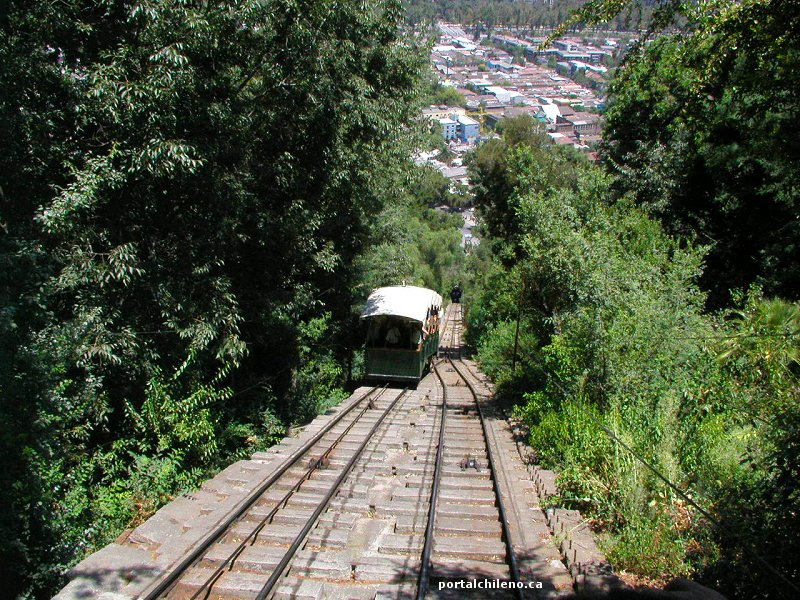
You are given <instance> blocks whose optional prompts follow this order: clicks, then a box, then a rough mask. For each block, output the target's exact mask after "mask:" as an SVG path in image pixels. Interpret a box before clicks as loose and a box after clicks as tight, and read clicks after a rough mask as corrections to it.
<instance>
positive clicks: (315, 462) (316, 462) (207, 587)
mask: <svg viewBox="0 0 800 600" xmlns="http://www.w3.org/2000/svg"><path fill="white" fill-rule="evenodd" d="M385 391H386V389H385V388H384V389H383V390H381V391H380V392H379V393H378V394H377V395H376V396H375V397H374V398H370V401H369V402H367V405H366V406H365V407H364V408H362V409H361V412H360V413H359V414H358V416H357V417H356V418H355V419H353V420H352V421H351V422H350V424H349V425H348V426H347V427H346V428H345V430H344V431H343V432H342V433H340V434H339V437H338V438H336V440H334V442H333V443H332V444H331V445H330V446H329V447H328V449H327V450H326V451H325V452H324V453H323V454H322V456H320V458H318V459H315V458H312V459H311V464H310V465H309V467H308V469H307V470H306V472H305V473H304V474H303V476H302V477H301V478H300V479H299V480H298V481H297V483H296V484H294V485H293V486H292V487H291V489H290V490H289V491H288V492H286V494H285V495H284V496H283V498H281V499H280V500H278V501H277V502H276V503H275V506H273V507H272V510H270V511H269V512H268V513H267V514H266V516H264V518H262V519H261V521H259V523H258V525H256V527H255V529H253V530H252V531H251V532H250V533H248V534H247V536H246V537H245V538H244V539H243V540H242V541H241V542H239V545H238V546H237V547H236V549H235V550H234V551H233V552H231V553H230V555H228V557H227V558H226V559H225V560H224V561H222V563H221V564H220V565H219V566H218V567H217V568H216V569H215V570H214V572H213V573H212V574H211V575H209V576H208V577H207V578H206V580H205V581H204V582H203V583H202V585H201V586H200V587H199V588H198V590H197V591H196V592H195V593H194V594H192V596H191V597H190V598H189V600H195V599H196V598H197V597H199V596H200V595H201V594H202V593H203V592H205V593H206V597H207V596H208V593H209V592H210V591H211V588H213V587H214V584H215V583H216V582H217V579H219V577H220V576H221V575H222V574H223V573H224V572H225V571H226V570H228V571H230V570H231V569H232V568H233V565H234V563H235V562H236V560H237V559H238V558H239V556H240V555H241V554H242V552H244V549H245V548H247V546H252V545H253V544H255V543H256V540H257V539H258V536H259V535H261V532H262V531H263V530H264V527H266V526H267V524H269V523H272V519H273V518H275V515H276V514H278V511H279V510H281V509H282V508H286V505H287V504H288V502H289V500H290V499H291V497H292V496H294V494H295V493H296V492H297V491H299V490H300V488H301V487H302V485H303V484H304V483H305V482H306V481H308V480H309V479H311V475H312V474H313V473H314V471H316V470H317V469H318V468H319V466H320V464H321V463H322V461H324V460H325V459H327V458H328V457H329V456H330V454H331V452H333V450H334V449H335V448H336V446H338V445H339V443H340V442H341V441H342V440H343V439H344V438H345V436H346V435H347V434H348V433H350V430H352V429H353V427H355V425H356V423H358V422H359V421H360V420H361V417H363V416H364V414H365V413H366V412H367V411H368V410H369V409H370V408H372V407H373V402H374V401H376V400H378V399H379V398H380V397H381V396H382V395H383V393H384V392H385Z"/></svg>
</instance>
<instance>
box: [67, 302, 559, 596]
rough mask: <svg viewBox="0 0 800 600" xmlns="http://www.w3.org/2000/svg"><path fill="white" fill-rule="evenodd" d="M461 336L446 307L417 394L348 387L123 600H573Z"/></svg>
mask: <svg viewBox="0 0 800 600" xmlns="http://www.w3.org/2000/svg"><path fill="white" fill-rule="evenodd" d="M461 333H462V332H461V307H460V305H458V304H456V305H452V306H451V307H450V309H449V310H448V313H447V318H445V319H444V320H443V331H442V332H441V345H440V358H439V359H438V360H436V361H434V364H433V366H432V369H431V373H430V374H429V375H428V376H426V377H425V378H423V380H422V381H421V382H420V384H419V386H418V387H417V389H416V390H399V389H392V388H388V387H383V388H379V387H374V388H362V389H361V390H360V393H359V394H357V395H354V396H353V397H351V398H350V399H349V400H348V401H347V402H345V403H344V404H343V405H342V407H340V409H338V412H337V413H336V414H335V415H333V416H331V417H330V418H328V419H327V420H325V419H322V420H320V425H318V426H317V427H318V428H317V429H313V431H314V433H313V434H312V433H311V431H312V430H311V429H310V430H309V431H308V432H306V434H304V438H303V441H302V442H300V441H297V442H296V443H293V444H290V445H289V447H290V448H291V452H290V453H286V452H284V456H282V457H281V459H280V460H278V459H274V460H273V462H271V463H270V464H269V473H270V474H269V476H268V477H266V478H264V479H263V480H262V481H261V482H260V483H259V484H258V485H255V486H252V490H251V491H250V492H249V493H248V494H247V495H246V497H244V498H243V499H242V500H240V501H239V502H237V503H236V505H235V506H232V507H231V508H230V510H229V511H228V512H227V513H225V516H224V518H222V519H220V520H219V521H218V522H217V523H216V524H215V525H214V526H213V527H210V528H209V530H208V531H207V532H206V533H205V534H204V535H203V536H202V537H201V538H199V539H198V540H197V541H196V542H194V543H192V544H191V548H190V549H189V551H186V552H181V554H180V556H178V557H177V558H175V559H173V560H170V562H169V563H168V564H166V563H164V564H163V566H160V567H159V568H158V569H157V570H156V569H154V571H157V576H156V577H152V578H151V579H150V580H149V581H148V580H146V579H143V582H144V583H143V584H142V585H140V586H139V587H138V588H137V587H136V586H134V585H130V586H129V587H128V588H127V589H130V590H134V589H135V590H137V591H136V594H135V595H133V594H132V595H131V596H129V597H137V598H145V599H147V600H152V599H155V598H180V599H193V600H194V599H196V598H202V599H208V598H213V599H245V598H246V599H252V598H259V599H262V598H280V599H284V598H309V599H311V598H313V599H315V600H317V599H318V600H322V599H336V598H347V599H358V598H364V599H372V598H384V599H385V598H408V599H413V598H416V599H417V600H423V599H433V598H460V597H474V598H518V599H519V598H535V597H537V598H552V597H558V596H559V595H560V594H561V593H562V592H566V591H569V590H571V587H572V579H571V577H570V576H569V575H568V574H567V572H566V569H565V567H564V566H563V565H561V564H560V563H558V560H559V559H560V555H559V553H558V551H557V550H556V549H555V548H554V546H553V544H551V543H550V541H549V535H550V533H549V529H548V528H547V525H546V521H545V517H544V515H543V513H541V511H540V510H539V509H538V499H537V497H536V494H535V492H534V491H533V483H532V482H531V481H530V477H529V476H528V474H527V472H526V471H525V465H522V464H521V461H520V460H519V456H518V454H517V453H516V447H515V446H514V442H513V439H512V438H511V437H510V435H506V436H505V437H503V435H504V434H505V433H506V432H501V431H500V430H501V429H502V428H504V427H505V428H506V429H507V427H506V426H505V421H503V420H502V419H497V418H493V417H491V416H489V417H488V418H487V416H486V412H487V407H486V406H484V405H485V404H487V403H488V400H489V398H490V394H491V392H490V390H489V388H488V386H487V383H486V382H485V378H484V377H483V376H482V375H481V374H480V373H479V372H478V371H477V369H476V368H475V367H474V365H473V364H472V363H470V362H469V361H467V360H464V359H462V357H461V347H462V343H461ZM514 455H516V458H514ZM526 479H527V480H526ZM204 487H205V486H204ZM212 487H213V486H212ZM537 511H538V512H537ZM534 513H535V514H534ZM537 515H538V516H537ZM535 519H538V520H539V521H540V522H539V523H538V524H535V523H533V521H534V520H535ZM145 525H147V524H145ZM137 532H138V530H137V531H134V532H133V534H132V535H131V540H134V541H136V540H139V539H141V538H142V536H141V535H140V534H138V533H137ZM151 537H152V536H151ZM546 538H548V539H546ZM168 545H169V543H168V542H167V543H163V542H162V543H161V546H157V545H155V544H153V545H150V546H147V549H148V552H150V554H151V555H152V554H153V553H155V554H158V552H159V550H160V549H162V548H164V547H168ZM165 556H166V555H165ZM556 563H558V564H556ZM559 565H560V566H559ZM465 582H466V583H469V582H472V584H473V585H482V587H481V588H480V589H477V588H475V587H472V588H466V589H465V588H464V587H463V585H464V584H465ZM476 582H478V583H477V584H476ZM511 584H514V586H518V585H530V586H531V587H529V588H513V589H511ZM459 586H461V587H459ZM501 586H503V587H501ZM542 589H544V592H542ZM467 590H472V591H467ZM114 591H116V590H114ZM86 596H88V595H87V594H82V595H78V594H76V595H74V596H71V597H72V598H75V597H86ZM63 597H64V598H69V597H70V596H63ZM123 597H125V596H123Z"/></svg>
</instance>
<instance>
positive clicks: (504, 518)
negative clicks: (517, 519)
mask: <svg viewBox="0 0 800 600" xmlns="http://www.w3.org/2000/svg"><path fill="white" fill-rule="evenodd" d="M448 362H449V363H450V364H451V365H452V366H453V369H455V371H456V373H458V376H459V377H461V379H463V380H464V383H466V384H467V387H468V388H469V390H470V392H472V396H473V398H475V406H476V407H477V408H478V418H479V420H480V422H481V429H482V431H483V439H484V440H485V443H486V457H487V459H488V461H489V470H490V472H491V474H492V480H493V481H494V486H495V495H496V496H497V512H498V513H499V515H500V524H501V526H502V528H503V540H504V542H505V546H506V555H507V556H508V566H509V568H510V570H511V577H512V579H513V581H514V583H515V591H516V594H515V595H516V597H517V598H518V599H519V600H524V598H525V594H524V593H523V591H522V577H521V575H520V572H519V564H518V563H517V556H516V554H515V553H514V545H513V543H512V541H511V527H510V526H509V524H508V513H506V507H505V502H504V501H503V496H502V494H501V493H500V486H499V485H498V482H497V471H496V470H495V463H494V457H493V454H492V446H491V444H490V443H489V430H488V428H487V427H486V420H485V418H484V415H483V409H482V408H481V404H480V402H479V401H478V391H477V390H476V389H475V386H474V385H473V384H472V382H470V380H469V379H467V378H466V376H465V375H464V373H462V371H461V369H459V368H458V366H457V365H456V363H455V362H454V361H452V360H450V359H448Z"/></svg>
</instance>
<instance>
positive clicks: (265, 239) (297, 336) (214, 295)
mask: <svg viewBox="0 0 800 600" xmlns="http://www.w3.org/2000/svg"><path fill="white" fill-rule="evenodd" d="M366 6H367V9H364V8H363V7H362V6H361V5H357V4H353V3H344V4H342V3H338V4H337V3H329V2H319V1H316V0H309V1H300V2H295V1H289V0H287V1H283V0H279V1H276V2H260V1H250V0H238V1H234V2H202V3H187V2H182V1H177V0H176V1H172V0H158V1H150V0H145V1H142V2H86V1H82V0H66V1H65V2H59V3H49V2H40V3H30V2H17V1H15V0H11V1H10V2H6V3H4V4H3V8H2V9H0V64H1V65H2V68H0V115H1V116H0V130H2V138H3V143H2V144H1V145H0V200H1V202H0V226H1V227H0V424H2V425H1V427H2V429H1V430H0V478H2V482H1V483H2V485H0V504H2V506H3V508H4V510H3V512H2V516H0V539H2V540H3V548H2V554H3V556H2V560H0V579H2V581H3V582H4V583H6V586H5V587H4V595H6V597H15V596H20V597H39V598H46V597H50V596H51V595H52V594H53V593H54V592H55V591H56V590H57V589H58V588H59V587H60V585H62V584H63V583H64V573H65V571H66V569H67V568H68V567H69V566H71V565H72V564H74V563H75V562H77V561H78V560H80V559H81V558H82V557H83V556H84V555H85V554H86V553H89V552H91V551H93V550H95V549H97V548H99V547H100V546H102V545H104V544H106V543H108V542H110V541H112V540H113V539H114V538H115V537H117V536H118V535H119V534H120V533H121V532H122V531H123V530H124V529H125V528H126V527H131V526H134V525H136V524H137V523H139V522H141V521H142V520H143V519H145V518H147V517H148V516H149V515H150V514H152V513H153V512H154V511H155V510H156V509H157V508H158V507H159V506H160V505H162V504H163V503H164V502H166V501H168V500H169V499H170V498H172V497H174V495H176V494H178V493H181V492H183V491H186V490H189V489H192V488H193V487H194V486H196V485H198V483H199V482H200V481H202V480H203V479H204V478H205V477H207V476H208V475H209V473H212V472H213V471H215V470H217V469H219V468H221V467H223V466H224V465H226V464H228V463H230V462H231V461H233V460H236V459H237V458H240V457H243V456H246V455H248V454H249V453H251V452H253V451H254V450H257V449H259V448H265V447H268V446H269V445H271V444H272V443H274V442H275V441H276V440H278V439H280V438H281V437H282V436H283V435H284V433H285V432H286V429H287V427H288V426H289V425H292V424H296V423H303V422H306V421H307V420H308V419H310V418H311V417H313V416H314V415H316V414H317V412H318V411H320V410H324V409H325V408H327V407H328V406H330V404H331V403H333V402H336V401H338V399H340V398H342V397H344V396H346V395H347V392H346V386H347V385H348V375H349V374H350V372H352V374H353V375H354V376H357V375H358V360H357V354H354V352H353V348H354V347H355V346H358V345H360V343H361V332H360V331H359V329H358V320H357V313H356V314H355V315H354V313H353V307H354V306H356V307H357V304H358V302H360V301H363V299H364V298H365V297H366V295H367V294H368V293H369V291H370V289H371V287H373V286H376V285H381V284H390V283H391V284H394V283H398V282H400V281H402V280H403V279H406V280H407V281H408V282H409V283H421V284H425V285H429V286H432V287H436V288H440V287H443V286H446V285H448V278H450V279H452V277H453V275H452V273H451V271H452V269H454V268H456V266H457V264H458V261H459V260H460V258H461V251H460V248H459V245H458V244H459V233H458V231H457V229H456V228H455V227H454V226H453V223H452V221H451V220H450V218H449V217H447V216H443V215H441V214H440V213H434V212H433V211H430V210H429V209H428V207H427V202H428V201H432V199H431V198H425V197H419V198H418V197H415V196H413V195H412V191H413V190H415V189H416V188H417V187H420V186H422V185H423V184H422V183H420V182H421V181H423V180H424V179H425V178H426V177H428V173H427V172H423V171H419V170H418V169H417V168H416V167H415V166H414V165H413V164H412V163H411V162H410V161H409V159H408V157H409V156H410V154H411V152H410V149H411V148H412V147H413V146H414V144H415V143H416V142H415V141H414V140H413V139H412V134H413V128H411V127H409V124H411V123H412V122H413V118H415V117H416V116H417V114H418V112H419V106H418V105H417V98H418V95H419V87H420V84H419V81H420V77H421V73H422V72H423V70H424V67H425V64H426V60H427V57H426V56H425V53H424V49H423V48H422V47H421V46H419V45H418V44H417V43H416V42H415V41H414V40H413V39H410V38H404V37H401V34H400V30H399V27H398V24H399V20H400V19H401V18H402V11H401V9H400V6H399V4H398V3H397V2H393V1H381V0H376V1H374V2H370V3H368V5H366Z"/></svg>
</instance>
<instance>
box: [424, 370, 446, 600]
mask: <svg viewBox="0 0 800 600" xmlns="http://www.w3.org/2000/svg"><path fill="white" fill-rule="evenodd" d="M433 372H434V373H435V374H436V377H437V378H438V379H439V382H440V383H441V386H442V414H441V417H440V422H439V444H438V446H437V447H436V464H435V467H434V470H433V485H432V486H431V499H430V507H429V509H428V524H427V526H426V527H425V545H424V546H423V549H422V563H421V565H420V572H419V579H418V581H417V600H422V599H423V598H424V597H425V594H426V593H427V591H428V584H429V579H430V566H431V564H430V563H431V552H432V551H433V533H434V529H435V527H436V503H437V501H438V499H439V482H440V481H441V478H442V463H443V462H444V430H445V420H446V417H447V386H446V385H445V383H444V379H443V378H442V375H441V373H439V369H438V366H437V365H433Z"/></svg>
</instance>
